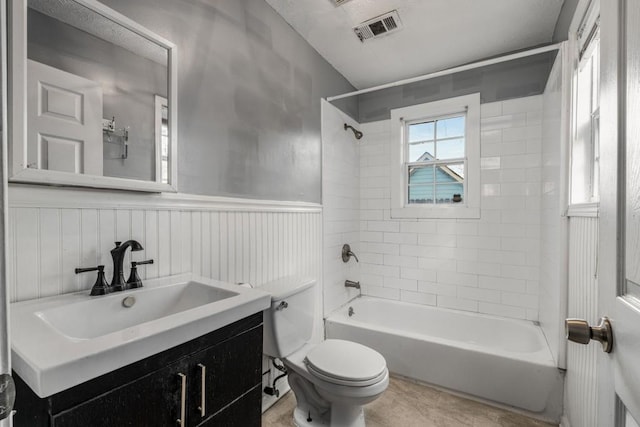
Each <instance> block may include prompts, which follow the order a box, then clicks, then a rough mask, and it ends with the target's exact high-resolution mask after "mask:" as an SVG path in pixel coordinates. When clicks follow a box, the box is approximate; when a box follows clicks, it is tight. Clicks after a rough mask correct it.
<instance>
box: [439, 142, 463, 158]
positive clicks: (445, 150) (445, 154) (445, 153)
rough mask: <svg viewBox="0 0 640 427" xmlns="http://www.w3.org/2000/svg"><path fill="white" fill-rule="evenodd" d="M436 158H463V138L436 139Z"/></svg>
mask: <svg viewBox="0 0 640 427" xmlns="http://www.w3.org/2000/svg"><path fill="white" fill-rule="evenodd" d="M436 144H438V147H437V150H438V151H437V156H438V160H447V159H462V158H464V138H459V139H447V140H445V141H438V142H436Z"/></svg>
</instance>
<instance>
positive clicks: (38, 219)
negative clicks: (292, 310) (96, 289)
mask: <svg viewBox="0 0 640 427" xmlns="http://www.w3.org/2000/svg"><path fill="white" fill-rule="evenodd" d="M9 200H10V201H9V205H10V213H9V215H10V217H9V233H10V239H9V240H10V242H9V244H10V261H9V289H10V295H11V301H22V300H27V299H32V298H42V297H46V296H51V295H58V294H62V293H68V292H74V291H79V290H85V289H90V288H91V286H92V285H93V282H94V281H95V273H85V274H81V275H75V274H74V268H75V267H92V266H95V265H98V264H104V265H105V266H106V267H105V271H106V272H107V279H108V280H109V279H110V278H111V274H112V261H111V255H110V253H109V251H110V250H111V249H112V248H113V247H114V242H115V241H125V240H128V239H136V240H138V241H139V242H140V243H141V244H142V246H143V247H144V250H143V251H141V252H136V253H134V254H132V255H129V256H130V259H133V260H145V259H149V258H153V259H154V261H155V263H154V264H153V265H147V266H145V267H141V268H140V275H141V277H142V278H143V279H147V278H154V277H162V276H167V275H172V274H178V273H185V272H193V273H194V274H198V275H202V276H205V277H212V278H215V279H220V280H223V281H228V282H249V283H252V284H254V285H260V284H262V283H265V282H267V281H269V280H272V279H275V278H277V277H281V276H285V275H291V274H300V275H310V276H313V277H317V278H318V279H320V276H319V274H320V257H321V241H322V240H321V238H322V237H321V236H322V234H321V232H322V228H321V227H322V220H321V212H322V209H321V207H320V206H319V205H315V204H305V203H296V202H292V203H283V202H273V203H271V202H264V201H247V200H238V201H234V200H232V199H218V198H208V197H193V196H183V197H181V196H179V195H178V196H175V195H166V196H164V195H162V196H161V195H152V196H149V195H144V194H131V193H116V192H101V191H84V190H61V189H51V188H29V187H22V186H12V187H11V188H10V195H9ZM127 264H128V262H127Z"/></svg>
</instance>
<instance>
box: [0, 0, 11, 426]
mask: <svg viewBox="0 0 640 427" xmlns="http://www.w3.org/2000/svg"><path fill="white" fill-rule="evenodd" d="M6 18H7V2H6V0H0V94H1V99H2V101H1V102H2V106H1V108H2V117H1V119H0V120H1V126H2V128H1V131H0V138H1V139H0V143H1V147H2V148H1V149H0V174H1V176H2V182H0V374H11V341H10V337H9V289H8V286H7V254H8V253H9V250H8V239H7V237H6V236H7V230H8V217H9V215H8V206H9V203H8V186H7V183H8V163H7V159H8V152H7V145H8V144H7V140H6V129H7V39H6V37H7V25H6V22H7V19H6ZM8 426H11V416H9V418H5V419H4V420H2V421H0V427H8Z"/></svg>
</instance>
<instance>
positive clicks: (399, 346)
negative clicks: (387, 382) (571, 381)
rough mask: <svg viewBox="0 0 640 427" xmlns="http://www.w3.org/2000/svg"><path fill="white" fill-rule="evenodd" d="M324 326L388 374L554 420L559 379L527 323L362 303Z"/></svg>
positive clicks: (395, 303)
mask: <svg viewBox="0 0 640 427" xmlns="http://www.w3.org/2000/svg"><path fill="white" fill-rule="evenodd" d="M349 307H352V308H353V311H354V314H353V316H351V317H349V316H348V310H349ZM325 326H326V335H327V338H342V339H347V340H351V341H355V342H359V343H361V344H364V345H367V346H369V347H371V348H374V349H376V350H378V351H379V352H380V353H382V355H384V357H385V358H386V360H387V365H388V367H389V370H390V371H391V372H393V373H396V374H400V375H403V376H406V377H409V378H413V379H416V380H420V381H424V382H427V383H431V384H435V385H438V386H441V387H445V388H448V389H451V390H455V391H459V392H463V393H467V394H470V395H474V396H477V397H479V398H482V399H487V400H491V401H495V402H498V403H501V404H505V405H510V406H514V407H517V408H521V409H524V410H527V411H530V412H534V413H539V414H540V416H542V417H544V418H547V419H550V420H558V419H559V418H560V415H561V408H562V387H563V384H562V382H563V377H562V374H561V373H560V371H559V370H558V368H557V367H556V366H555V363H554V361H553V358H552V356H551V352H550V351H549V348H548V346H547V342H546V340H545V338H544V335H543V334H542V330H541V329H540V327H538V326H536V325H534V324H533V323H532V322H527V321H521V320H511V319H504V318H500V317H494V316H488V315H483V314H477V313H467V312H461V311H455V310H447V309H442V308H436V307H429V306H422V305H417V304H410V303H405V302H398V301H390V300H383V299H377V298H371V297H362V298H357V299H355V300H354V301H352V302H351V303H350V304H348V305H347V306H346V307H344V308H343V309H341V310H339V311H337V312H335V313H333V314H332V315H331V316H329V317H328V318H327V319H326V321H325Z"/></svg>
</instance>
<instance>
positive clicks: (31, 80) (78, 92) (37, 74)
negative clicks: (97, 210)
mask: <svg viewBox="0 0 640 427" xmlns="http://www.w3.org/2000/svg"><path fill="white" fill-rule="evenodd" d="M27 100H28V102H27V110H28V115H27V129H28V130H27V140H28V144H27V158H28V163H29V167H35V168H38V169H47V170H55V171H61V172H71V173H85V174H90V175H100V176H101V175H102V159H103V154H102V87H101V86H100V84H98V83H96V82H94V81H92V80H88V79H85V78H83V77H80V76H76V75H75V74H71V73H68V72H66V71H62V70H59V69H57V68H54V67H50V66H48V65H45V64H41V63H39V62H36V61H32V60H28V65H27Z"/></svg>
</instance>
